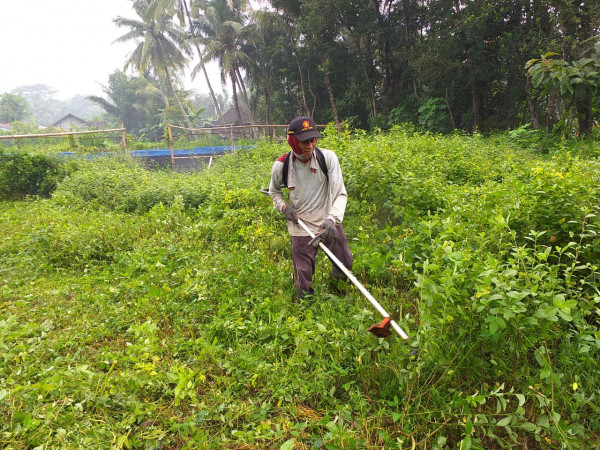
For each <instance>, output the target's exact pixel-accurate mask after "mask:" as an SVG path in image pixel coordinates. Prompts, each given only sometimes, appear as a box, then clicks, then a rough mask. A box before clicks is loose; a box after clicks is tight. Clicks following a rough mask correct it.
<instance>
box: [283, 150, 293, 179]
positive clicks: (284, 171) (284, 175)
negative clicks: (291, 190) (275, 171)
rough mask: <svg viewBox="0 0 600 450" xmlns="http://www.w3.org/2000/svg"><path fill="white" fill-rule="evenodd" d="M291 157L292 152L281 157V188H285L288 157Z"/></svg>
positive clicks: (288, 163)
mask: <svg viewBox="0 0 600 450" xmlns="http://www.w3.org/2000/svg"><path fill="white" fill-rule="evenodd" d="M291 156H292V152H289V153H286V154H285V155H283V156H282V158H283V169H282V170H283V172H282V173H281V175H282V178H283V185H282V186H281V187H287V177H288V166H289V165H290V159H291V158H290V157H291Z"/></svg>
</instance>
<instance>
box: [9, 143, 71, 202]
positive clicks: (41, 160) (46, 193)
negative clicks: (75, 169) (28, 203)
mask: <svg viewBox="0 0 600 450" xmlns="http://www.w3.org/2000/svg"><path fill="white" fill-rule="evenodd" d="M67 172H68V167H67V165H66V164H65V163H64V162H62V161H59V160H57V159H56V158H53V157H51V156H45V155H39V154H38V155H29V154H25V153H8V154H6V153H3V152H1V151H0V200H8V199H22V198H24V197H28V196H40V197H50V195H51V194H52V192H53V191H54V190H55V189H56V186H57V184H58V183H59V182H60V181H62V179H63V178H64V177H65V176H66V174H67Z"/></svg>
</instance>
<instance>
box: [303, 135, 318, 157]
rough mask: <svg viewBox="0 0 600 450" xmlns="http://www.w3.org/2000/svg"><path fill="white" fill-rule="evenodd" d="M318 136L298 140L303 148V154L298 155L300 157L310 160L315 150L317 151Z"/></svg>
mask: <svg viewBox="0 0 600 450" xmlns="http://www.w3.org/2000/svg"><path fill="white" fill-rule="evenodd" d="M318 141H319V139H318V138H312V139H308V140H306V141H300V140H298V144H300V150H302V156H298V157H299V158H300V159H302V160H304V161H308V160H309V159H310V158H311V156H312V154H313V152H314V151H315V147H316V146H317V142H318Z"/></svg>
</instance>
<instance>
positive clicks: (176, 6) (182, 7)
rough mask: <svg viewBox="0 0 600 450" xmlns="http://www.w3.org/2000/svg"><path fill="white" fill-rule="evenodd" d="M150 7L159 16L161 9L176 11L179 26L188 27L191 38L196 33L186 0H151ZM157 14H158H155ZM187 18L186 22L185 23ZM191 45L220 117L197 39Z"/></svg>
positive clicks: (218, 107)
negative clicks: (194, 49)
mask: <svg viewBox="0 0 600 450" xmlns="http://www.w3.org/2000/svg"><path fill="white" fill-rule="evenodd" d="M150 8H151V10H152V11H153V15H154V16H155V17H160V14H162V13H163V11H165V10H168V11H174V12H176V14H177V16H178V18H179V23H180V25H181V26H183V27H186V26H187V29H188V33H189V37H190V39H192V41H193V38H194V37H195V36H196V35H197V32H196V30H195V29H194V20H193V19H192V11H191V9H190V7H189V6H188V2H187V0H151V3H150ZM194 13H196V14H197V13H198V9H195V10H194ZM157 15H158V16H157ZM186 19H187V23H186ZM193 45H194V47H195V48H196V52H197V54H198V58H199V59H200V62H199V63H198V67H199V68H200V69H201V70H202V73H203V74H204V79H205V81H206V85H207V87H208V90H209V93H210V96H211V98H212V100H213V104H214V107H215V111H216V114H217V116H218V117H221V107H220V105H219V101H218V100H217V96H216V95H215V91H214V90H213V88H212V84H211V82H210V78H209V76H208V72H207V70H206V66H205V64H204V56H203V55H202V50H201V49H200V45H199V43H198V41H193Z"/></svg>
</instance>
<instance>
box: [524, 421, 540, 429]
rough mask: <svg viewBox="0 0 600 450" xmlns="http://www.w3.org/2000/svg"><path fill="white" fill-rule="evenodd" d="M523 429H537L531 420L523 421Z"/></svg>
mask: <svg viewBox="0 0 600 450" xmlns="http://www.w3.org/2000/svg"><path fill="white" fill-rule="evenodd" d="M523 429H524V430H526V431H535V430H537V427H536V426H535V424H533V423H531V422H525V423H524V424H523Z"/></svg>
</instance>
